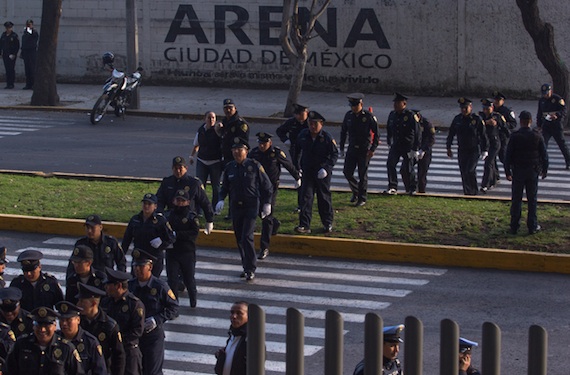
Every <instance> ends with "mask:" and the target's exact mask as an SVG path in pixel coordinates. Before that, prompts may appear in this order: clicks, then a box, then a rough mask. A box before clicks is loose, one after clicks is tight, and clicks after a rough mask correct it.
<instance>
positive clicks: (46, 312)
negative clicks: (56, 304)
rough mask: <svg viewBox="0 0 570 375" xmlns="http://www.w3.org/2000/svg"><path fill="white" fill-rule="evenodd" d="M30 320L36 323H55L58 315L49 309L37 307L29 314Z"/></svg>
mask: <svg viewBox="0 0 570 375" xmlns="http://www.w3.org/2000/svg"><path fill="white" fill-rule="evenodd" d="M29 316H30V318H32V320H33V321H34V322H37V323H55V319H56V318H59V316H60V315H59V313H58V312H57V311H54V310H52V309H50V308H49V307H44V306H42V307H37V308H35V309H34V310H32V311H31V312H30V315H29Z"/></svg>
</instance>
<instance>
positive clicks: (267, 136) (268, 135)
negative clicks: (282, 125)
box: [255, 132, 273, 143]
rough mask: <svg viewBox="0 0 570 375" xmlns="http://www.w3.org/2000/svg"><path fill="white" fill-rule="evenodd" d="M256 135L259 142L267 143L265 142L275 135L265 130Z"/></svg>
mask: <svg viewBox="0 0 570 375" xmlns="http://www.w3.org/2000/svg"><path fill="white" fill-rule="evenodd" d="M255 136H256V137H257V142H259V143H265V142H268V141H269V140H270V139H271V137H273V134H271V133H265V132H259V133H257V134H255Z"/></svg>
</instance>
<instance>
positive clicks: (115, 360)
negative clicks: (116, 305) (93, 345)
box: [81, 310, 126, 375]
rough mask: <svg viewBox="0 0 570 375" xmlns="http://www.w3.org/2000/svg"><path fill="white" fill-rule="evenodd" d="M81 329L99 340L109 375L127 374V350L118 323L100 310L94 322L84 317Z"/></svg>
mask: <svg viewBox="0 0 570 375" xmlns="http://www.w3.org/2000/svg"><path fill="white" fill-rule="evenodd" d="M81 327H82V328H83V329H84V330H86V331H87V332H89V333H90V334H92V335H93V336H95V337H97V340H99V343H100V344H101V347H102V348H103V358H104V359H105V364H106V366H107V371H108V372H109V374H111V375H122V374H123V373H124V372H125V360H126V359H125V348H124V347H123V339H122V336H121V332H120V330H119V325H118V324H117V321H116V320H115V319H113V318H111V317H110V316H108V315H107V314H106V313H105V312H104V311H103V310H99V313H98V314H97V315H96V316H95V317H94V318H93V320H89V319H87V318H86V317H85V316H82V317H81Z"/></svg>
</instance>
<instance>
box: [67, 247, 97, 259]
mask: <svg viewBox="0 0 570 375" xmlns="http://www.w3.org/2000/svg"><path fill="white" fill-rule="evenodd" d="M70 259H71V261H72V262H81V261H85V260H93V250H91V248H90V247H89V246H87V245H77V246H76V247H75V249H73V253H72V254H71V258H70Z"/></svg>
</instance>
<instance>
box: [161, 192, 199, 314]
mask: <svg viewBox="0 0 570 375" xmlns="http://www.w3.org/2000/svg"><path fill="white" fill-rule="evenodd" d="M173 201H174V207H173V208H172V209H171V210H170V211H168V212H167V213H166V218H167V219H168V222H169V223H170V226H171V227H172V230H173V231H174V232H175V233H176V241H174V244H173V247H172V249H168V250H167V251H166V275H167V277H168V285H169V286H170V289H172V290H173V291H174V294H175V295H176V298H177V299H178V285H179V278H178V276H179V275H181V276H182V280H183V282H184V286H186V289H188V298H189V299H190V307H196V293H197V292H196V279H195V273H196V238H197V237H198V231H199V229H200V222H199V220H198V215H197V214H196V212H194V211H193V210H192V208H191V207H190V197H189V196H188V192H187V191H186V190H178V191H177V192H176V194H175V196H174V198H173Z"/></svg>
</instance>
